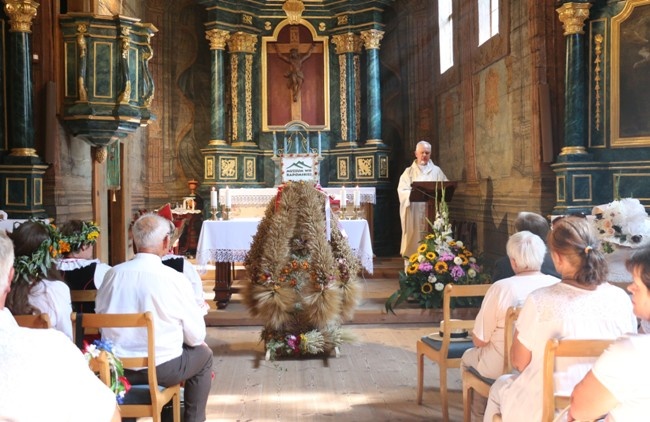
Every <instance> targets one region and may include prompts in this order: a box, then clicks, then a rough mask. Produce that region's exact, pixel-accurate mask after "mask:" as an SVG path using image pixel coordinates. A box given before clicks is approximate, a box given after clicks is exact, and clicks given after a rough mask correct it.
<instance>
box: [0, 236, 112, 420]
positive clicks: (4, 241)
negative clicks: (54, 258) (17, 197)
mask: <svg viewBox="0 0 650 422" xmlns="http://www.w3.org/2000/svg"><path fill="white" fill-rule="evenodd" d="M13 262H14V249H13V244H12V243H11V240H10V239H9V238H8V237H7V235H6V234H5V232H4V230H0V420H1V421H12V422H36V421H49V422H86V421H88V420H90V419H92V420H93V421H96V422H109V421H110V422H119V421H120V415H119V411H118V408H117V402H116V400H115V394H113V392H112V391H111V390H110V389H109V388H108V387H107V386H106V385H104V383H102V382H101V381H100V380H99V378H98V377H97V376H96V375H95V374H94V373H93V372H92V371H91V370H90V367H89V366H88V362H86V359H85V358H84V356H83V354H82V353H81V352H80V351H79V349H77V347H76V346H75V345H74V344H73V343H72V342H71V341H70V339H68V338H67V337H66V336H65V335H64V334H62V333H61V332H59V331H57V330H46V329H31V328H22V327H19V326H18V324H17V323H16V320H15V319H14V317H13V315H12V314H11V312H10V311H9V309H8V308H6V307H5V302H6V299H7V295H8V293H9V292H10V289H11V287H12V286H11V282H12V279H13V275H14V268H13V267H12V265H13Z"/></svg>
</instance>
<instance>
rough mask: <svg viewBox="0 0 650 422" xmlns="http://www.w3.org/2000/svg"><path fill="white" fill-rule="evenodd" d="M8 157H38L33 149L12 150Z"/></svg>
mask: <svg viewBox="0 0 650 422" xmlns="http://www.w3.org/2000/svg"><path fill="white" fill-rule="evenodd" d="M9 155H11V156H12V157H38V154H37V153H36V150H35V149H34V148H12V149H11V153H10V154H9Z"/></svg>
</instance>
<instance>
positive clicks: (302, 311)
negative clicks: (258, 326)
mask: <svg viewBox="0 0 650 422" xmlns="http://www.w3.org/2000/svg"><path fill="white" fill-rule="evenodd" d="M326 200H329V198H328V197H327V195H326V194H324V193H323V192H322V191H319V190H318V189H317V188H315V187H314V186H313V185H311V184H309V183H305V182H290V183H287V184H285V185H282V186H281V187H280V188H279V189H278V195H277V197H276V198H275V199H273V200H272V201H270V203H269V205H268V207H267V209H266V211H265V216H264V218H263V219H262V221H261V222H260V224H259V226H258V230H257V233H256V235H255V236H254V238H253V242H252V243H251V249H250V251H249V252H248V255H247V256H246V260H245V262H244V264H245V266H246V269H247V271H248V274H249V277H250V283H247V284H246V285H245V288H244V291H243V299H244V303H245V304H246V305H247V307H248V309H249V312H250V313H251V315H252V316H259V317H261V318H262V319H263V320H264V321H265V327H264V330H263V331H262V334H261V338H262V340H263V341H264V343H265V346H266V351H267V356H269V357H271V358H275V357H278V356H296V355H315V354H319V353H328V352H330V351H331V350H333V349H334V348H336V347H337V346H339V345H340V344H341V343H342V342H344V341H346V340H347V336H346V333H344V330H342V329H341V328H340V325H341V322H342V321H343V320H345V319H349V318H351V316H352V314H353V312H354V309H355V307H356V304H357V302H358V296H359V285H358V280H357V274H358V272H359V269H360V262H359V260H358V259H357V257H356V256H355V255H354V253H353V252H352V250H351V249H350V246H349V244H348V243H347V240H346V239H345V238H344V237H343V234H342V233H341V231H340V229H339V228H338V219H337V218H336V216H335V215H334V214H330V220H329V223H331V225H330V227H331V231H330V236H329V238H328V237H327V232H328V231H327V226H326V224H328V222H327V221H326V216H325V201H326Z"/></svg>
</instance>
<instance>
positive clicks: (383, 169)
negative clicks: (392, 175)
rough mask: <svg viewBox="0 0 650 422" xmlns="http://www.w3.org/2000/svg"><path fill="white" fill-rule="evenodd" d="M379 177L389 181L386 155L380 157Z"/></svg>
mask: <svg viewBox="0 0 650 422" xmlns="http://www.w3.org/2000/svg"><path fill="white" fill-rule="evenodd" d="M379 177H381V178H383V179H388V157H387V156H385V155H382V156H380V157H379Z"/></svg>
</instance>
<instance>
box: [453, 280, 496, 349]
mask: <svg viewBox="0 0 650 422" xmlns="http://www.w3.org/2000/svg"><path fill="white" fill-rule="evenodd" d="M489 288H490V284H453V283H452V284H447V285H446V286H445V290H444V296H443V300H442V319H443V321H444V326H445V329H444V334H443V336H442V349H444V350H447V348H448V346H449V343H450V341H451V333H453V332H454V331H456V330H467V331H471V330H472V329H473V328H474V319H471V320H464V319H452V318H451V302H452V299H453V298H455V297H482V296H485V293H486V292H487V291H488V289H489ZM445 353H446V352H445Z"/></svg>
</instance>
